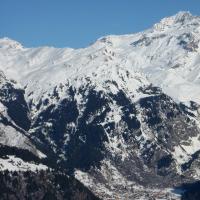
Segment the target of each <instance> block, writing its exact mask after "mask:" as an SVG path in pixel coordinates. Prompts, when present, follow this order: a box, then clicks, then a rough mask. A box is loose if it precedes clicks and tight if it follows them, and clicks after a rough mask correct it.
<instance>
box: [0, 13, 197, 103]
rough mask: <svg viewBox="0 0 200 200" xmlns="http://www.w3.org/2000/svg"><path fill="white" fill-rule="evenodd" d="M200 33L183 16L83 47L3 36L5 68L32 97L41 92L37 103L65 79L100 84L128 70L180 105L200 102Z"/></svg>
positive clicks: (0, 63)
mask: <svg viewBox="0 0 200 200" xmlns="http://www.w3.org/2000/svg"><path fill="white" fill-rule="evenodd" d="M199 32H200V18H199V17H194V16H192V15H191V14H190V13H187V12H180V13H178V14H177V15H175V16H172V17H169V18H165V19H163V20H161V22H160V23H158V24H156V25H154V26H153V27H152V28H150V29H148V30H146V31H144V32H140V33H137V34H132V35H123V36H107V37H103V38H100V39H99V40H97V41H96V42H95V43H94V44H92V45H91V46H89V47H87V48H84V49H68V48H67V49H56V48H53V47H40V48H25V47H22V45H20V44H19V43H17V42H15V41H12V40H10V39H8V38H3V39H1V40H0V46H1V48H0V69H2V70H3V71H5V73H6V75H7V76H8V77H11V78H13V79H15V80H17V81H18V82H19V83H20V84H21V85H22V86H26V87H27V94H28V93H30V92H32V91H35V90H37V92H35V96H34V97H33V98H36V99H37V98H38V97H39V96H41V94H42V93H44V92H45V91H49V90H51V89H52V87H53V86H55V85H57V84H59V83H65V82H66V80H69V81H72V82H74V81H75V82H76V83H77V81H76V79H77V78H78V79H80V77H83V76H87V77H91V78H92V79H94V81H95V82H96V83H97V84H101V82H102V78H103V79H115V73H116V71H117V70H120V69H129V70H131V71H132V72H137V73H141V74H142V76H144V77H147V79H148V80H149V81H150V82H151V83H153V84H154V85H156V86H159V87H161V88H162V89H163V91H164V92H165V93H167V94H168V95H170V96H171V97H173V98H174V99H175V100H176V101H182V102H188V101H191V100H192V101H195V102H197V103H200V91H199V90H198V87H199V84H200V68H199V60H200V56H199V51H200V49H199V40H200V34H199ZM94 74H96V76H95V75H94ZM112 77H113V78H112ZM77 84H78V83H77ZM188 93H190V95H188Z"/></svg>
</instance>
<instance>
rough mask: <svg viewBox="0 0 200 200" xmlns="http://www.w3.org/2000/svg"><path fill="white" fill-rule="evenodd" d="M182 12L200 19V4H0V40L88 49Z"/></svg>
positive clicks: (153, 0) (4, 0)
mask: <svg viewBox="0 0 200 200" xmlns="http://www.w3.org/2000/svg"><path fill="white" fill-rule="evenodd" d="M181 10H185V11H190V12H191V13H192V14H194V15H200V0H0V37H10V38H12V39H14V40H17V41H19V42H21V43H22V44H23V45H24V46H26V47H35V46H43V45H50V46H55V47H66V46H67V47H74V48H78V47H85V46H87V45H89V44H90V43H92V42H93V41H95V40H96V39H97V38H99V37H101V36H104V35H108V34H126V33H134V32H138V31H142V30H144V29H146V28H149V27H151V26H152V25H153V24H154V23H156V22H158V21H159V20H160V19H162V18H163V17H165V16H170V15H174V14H175V13H177V12H178V11H181Z"/></svg>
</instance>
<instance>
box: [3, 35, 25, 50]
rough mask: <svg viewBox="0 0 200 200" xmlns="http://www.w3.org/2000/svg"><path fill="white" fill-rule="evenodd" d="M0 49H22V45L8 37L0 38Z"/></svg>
mask: <svg viewBox="0 0 200 200" xmlns="http://www.w3.org/2000/svg"><path fill="white" fill-rule="evenodd" d="M0 48H3V49H23V46H22V44H20V43H19V42H17V41H15V40H12V39H10V38H8V37H4V38H0Z"/></svg>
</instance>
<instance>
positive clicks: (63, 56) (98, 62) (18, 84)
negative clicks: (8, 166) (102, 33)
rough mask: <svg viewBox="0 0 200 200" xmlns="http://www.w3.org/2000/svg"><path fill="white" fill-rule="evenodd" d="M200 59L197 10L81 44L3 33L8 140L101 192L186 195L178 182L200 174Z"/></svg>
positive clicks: (0, 47)
mask: <svg viewBox="0 0 200 200" xmlns="http://www.w3.org/2000/svg"><path fill="white" fill-rule="evenodd" d="M199 61H200V17H198V16H193V15H191V14H190V13H189V12H180V13H178V14H177V15H175V16H172V17H168V18H164V19H163V20H161V21H160V22H159V23H157V24H155V25H154V26H153V27H152V28H150V29H148V30H146V31H144V32H140V33H136V34H130V35H122V36H115V35H113V36H106V37H102V38H100V39H98V40H97V41H96V42H95V43H93V44H92V45H90V46H89V47H86V48H83V49H70V48H63V49H58V48H53V47H39V48H25V47H23V45H21V44H20V43H18V42H16V41H13V40H11V39H9V38H3V39H0V70H1V71H2V72H1V79H0V81H1V82H0V96H1V99H0V109H1V119H2V120H1V124H0V130H2V131H1V132H2V133H1V135H0V143H1V144H2V145H6V146H9V147H13V146H14V147H17V148H20V149H26V150H28V151H29V152H31V153H32V154H33V155H34V156H36V157H38V158H39V159H40V161H41V165H42V164H43V165H44V164H45V162H43V161H42V160H45V159H46V160H48V159H51V160H53V161H54V164H55V163H57V165H58V168H60V169H66V170H67V171H68V173H71V174H74V175H75V177H76V178H77V179H79V180H80V181H81V182H82V183H83V184H85V185H86V186H87V187H89V188H90V189H91V190H92V191H93V192H94V193H95V194H96V195H98V196H99V197H100V198H102V199H116V198H119V199H133V198H134V199H142V198H144V199H148V198H149V199H150V198H152V197H156V196H159V195H160V196H162V197H163V198H166V199H167V198H168V199H169V198H170V196H174V198H177V199H178V198H179V196H177V195H176V194H175V193H173V192H172V191H171V190H170V188H173V187H174V186H178V185H179V184H182V183H185V182H192V181H195V180H198V179H199V177H200V169H199V168H200V164H199V162H200V159H199V154H200V90H199V88H200V62H199ZM8 122H9V123H8ZM13 138H15V139H13ZM47 163H48V162H46V164H47ZM47 165H48V164H47ZM147 188H148V189H147ZM148 196H149V197H148Z"/></svg>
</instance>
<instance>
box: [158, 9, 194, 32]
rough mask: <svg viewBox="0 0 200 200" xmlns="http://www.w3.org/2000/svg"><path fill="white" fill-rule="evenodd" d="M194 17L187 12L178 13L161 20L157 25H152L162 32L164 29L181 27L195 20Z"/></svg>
mask: <svg viewBox="0 0 200 200" xmlns="http://www.w3.org/2000/svg"><path fill="white" fill-rule="evenodd" d="M195 18H196V16H194V15H192V14H191V13H190V12H189V11H180V12H178V13H177V14H175V15H173V16H170V17H165V18H163V19H162V20H161V21H160V22H159V23H157V24H155V25H154V28H155V29H157V30H163V29H165V28H166V27H171V26H174V25H177V24H180V25H183V24H184V23H188V22H190V21H192V20H193V19H195Z"/></svg>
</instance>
